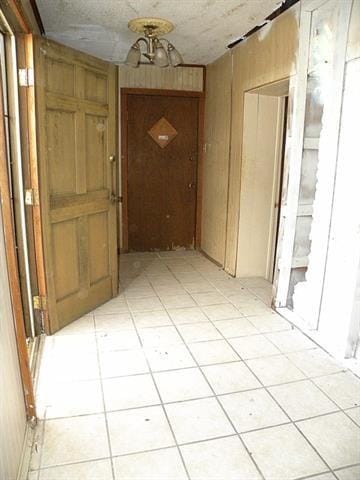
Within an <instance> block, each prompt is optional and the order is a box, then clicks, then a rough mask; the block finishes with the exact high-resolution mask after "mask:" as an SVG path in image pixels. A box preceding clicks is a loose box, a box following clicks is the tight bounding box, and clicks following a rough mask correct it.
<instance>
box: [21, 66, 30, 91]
mask: <svg viewBox="0 0 360 480" xmlns="http://www.w3.org/2000/svg"><path fill="white" fill-rule="evenodd" d="M19 85H20V87H33V86H34V69H33V68H19Z"/></svg>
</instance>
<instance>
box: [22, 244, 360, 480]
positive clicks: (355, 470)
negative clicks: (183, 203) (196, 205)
mask: <svg viewBox="0 0 360 480" xmlns="http://www.w3.org/2000/svg"><path fill="white" fill-rule="evenodd" d="M120 271H121V290H120V294H119V296H118V297H117V298H115V299H113V300H111V301H109V302H107V303H106V304H105V305H103V306H101V307H99V308H97V309H96V310H95V311H94V312H92V313H91V314H89V315H86V316H85V317H83V318H81V319H79V320H77V321H76V322H74V323H72V324H71V325H69V326H68V327H66V328H64V329H63V330H62V331H60V332H58V333H57V334H56V335H54V336H52V337H47V338H46V341H45V345H44V349H43V354H42V361H41V366H40V372H39V381H38V389H37V402H38V413H39V417H40V420H39V426H38V428H37V432H36V442H35V443H34V446H33V453H32V459H31V469H30V472H29V477H28V478H29V480H35V479H36V480H61V479H64V480H65V479H66V480H95V479H96V480H110V479H112V480H175V479H179V480H180V479H191V480H200V479H203V480H215V479H216V480H257V479H259V480H291V479H305V478H313V479H317V480H334V479H338V480H359V479H360V407H359V405H360V380H359V379H358V378H357V377H355V376H354V375H353V374H352V373H351V372H349V371H344V369H343V368H342V367H341V366H340V365H338V364H337V363H336V362H335V361H334V360H333V359H332V358H331V357H330V356H329V355H327V354H326V353H325V352H324V351H323V350H321V349H320V348H318V347H317V346H316V345H315V344H314V343H313V342H312V341H310V340H309V339H308V338H307V337H306V336H304V335H303V334H302V333H301V332H300V331H299V330H297V329H295V328H293V327H292V326H291V324H290V323H288V322H287V321H286V320H284V319H283V318H281V317H280V316H279V315H277V314H276V313H274V312H273V311H272V310H271V309H270V308H269V306H268V304H269V299H270V293H271V286H270V285H269V284H268V283H267V282H266V281H265V280H263V279H261V278H249V279H234V278H231V277H229V276H228V275H227V274H225V273H224V272H223V271H222V270H221V269H219V268H218V267H216V266H215V265H214V264H212V263H211V262H209V261H208V260H207V259H205V258H204V257H202V256H201V255H200V254H198V253H197V252H190V251H187V252H186V251H182V252H162V253H159V254H157V253H149V254H128V255H122V256H121V268H120Z"/></svg>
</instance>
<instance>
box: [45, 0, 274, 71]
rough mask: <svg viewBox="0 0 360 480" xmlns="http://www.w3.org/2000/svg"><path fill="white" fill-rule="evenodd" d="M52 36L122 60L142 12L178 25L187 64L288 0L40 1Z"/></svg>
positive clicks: (206, 57)
mask: <svg viewBox="0 0 360 480" xmlns="http://www.w3.org/2000/svg"><path fill="white" fill-rule="evenodd" d="M36 3H37V5H38V9H39V12H40V15H41V18H42V21H43V24H44V28H45V32H46V35H47V36H48V37H50V38H52V39H54V40H57V41H59V42H61V43H64V44H66V45H69V46H71V47H75V48H77V49H78V50H82V51H84V52H87V53H91V54H93V55H95V56H97V57H101V58H103V59H105V60H109V61H111V62H114V63H122V62H123V61H124V59H125V57H126V54H127V51H128V49H129V47H130V45H131V44H132V43H133V42H134V41H135V40H136V38H137V36H138V35H136V34H135V33H132V32H131V31H130V30H128V28H127V24H128V21H129V20H131V19H132V18H136V17H146V16H151V17H161V18H166V19H167V20H170V21H171V22H173V23H174V24H175V25H176V28H175V30H174V31H173V32H172V33H170V34H168V35H167V38H168V39H169V40H170V41H171V42H172V43H174V45H175V46H176V48H177V49H178V50H179V51H180V53H181V54H182V56H183V59H184V62H185V63H195V64H208V63H211V62H212V61H214V60H215V59H216V58H218V57H219V56H221V55H222V54H223V53H224V52H225V50H226V46H227V45H228V44H229V43H231V42H233V41H234V40H237V39H238V38H240V37H241V36H242V35H244V34H245V33H247V32H248V31H249V30H251V29H252V28H253V27H255V26H257V25H261V24H262V23H263V21H264V19H265V18H266V17H267V16H268V15H269V14H270V13H271V12H272V11H273V10H275V9H276V8H278V7H279V6H280V5H281V3H282V0H102V1H101V0H100V1H99V0H36Z"/></svg>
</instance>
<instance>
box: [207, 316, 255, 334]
mask: <svg viewBox="0 0 360 480" xmlns="http://www.w3.org/2000/svg"><path fill="white" fill-rule="evenodd" d="M214 325H215V327H216V328H217V329H218V330H219V332H220V333H221V334H222V335H223V336H224V337H226V338H231V337H243V336H246V335H254V334H257V333H259V332H258V331H257V330H256V328H255V327H254V326H253V325H252V324H251V323H250V322H249V321H248V320H247V319H246V318H232V319H229V320H219V321H216V322H214Z"/></svg>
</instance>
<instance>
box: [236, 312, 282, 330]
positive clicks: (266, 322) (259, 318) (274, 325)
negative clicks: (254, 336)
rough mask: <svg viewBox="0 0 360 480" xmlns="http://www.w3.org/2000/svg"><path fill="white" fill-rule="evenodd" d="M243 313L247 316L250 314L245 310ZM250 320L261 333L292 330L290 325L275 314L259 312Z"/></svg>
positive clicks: (250, 317) (249, 318)
mask: <svg viewBox="0 0 360 480" xmlns="http://www.w3.org/2000/svg"><path fill="white" fill-rule="evenodd" d="M242 313H243V314H244V315H245V316H246V313H249V312H245V311H244V310H243V311H242ZM248 320H249V321H250V322H251V323H252V324H253V325H254V327H255V328H257V329H258V330H259V332H261V333H267V332H278V331H281V330H290V329H291V325H290V323H289V322H288V321H287V320H285V319H284V318H282V317H280V315H277V314H276V313H274V312H272V313H271V312H270V313H264V314H262V313H259V312H254V313H253V315H251V316H249V317H248Z"/></svg>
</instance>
